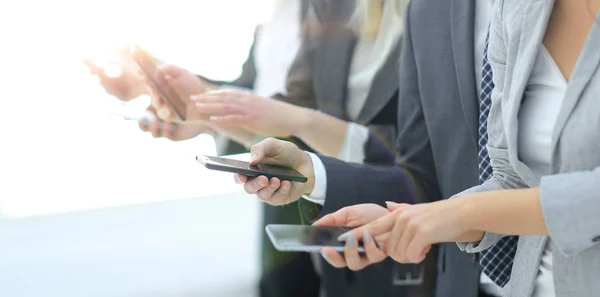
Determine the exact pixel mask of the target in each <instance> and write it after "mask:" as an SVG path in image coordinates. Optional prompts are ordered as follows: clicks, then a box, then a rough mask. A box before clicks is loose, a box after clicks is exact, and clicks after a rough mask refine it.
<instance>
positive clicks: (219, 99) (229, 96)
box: [190, 90, 248, 104]
mask: <svg viewBox="0 0 600 297" xmlns="http://www.w3.org/2000/svg"><path fill="white" fill-rule="evenodd" d="M246 96H248V93H247V92H241V91H235V90H216V91H208V92H205V93H202V94H195V95H192V96H190V100H192V101H196V102H202V103H233V104H239V103H240V102H241V99H242V98H245V97H246Z"/></svg>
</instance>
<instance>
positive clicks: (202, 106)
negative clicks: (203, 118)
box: [195, 102, 247, 115]
mask: <svg viewBox="0 0 600 297" xmlns="http://www.w3.org/2000/svg"><path fill="white" fill-rule="evenodd" d="M195 106H196V111H197V112H198V113H200V114H204V115H231V114H245V113H246V112H247V107H244V106H243V105H239V104H233V103H229V102H223V103H222V102H219V103H205V102H196V103H195Z"/></svg>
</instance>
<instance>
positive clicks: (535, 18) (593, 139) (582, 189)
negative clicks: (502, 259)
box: [461, 0, 600, 297]
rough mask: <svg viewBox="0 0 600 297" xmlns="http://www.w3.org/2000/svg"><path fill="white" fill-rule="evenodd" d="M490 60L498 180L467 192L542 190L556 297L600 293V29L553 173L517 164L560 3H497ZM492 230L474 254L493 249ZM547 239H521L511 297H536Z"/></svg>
mask: <svg viewBox="0 0 600 297" xmlns="http://www.w3.org/2000/svg"><path fill="white" fill-rule="evenodd" d="M496 5H497V7H496V10H495V15H494V18H493V21H492V26H491V34H490V49H489V58H490V63H491V65H492V69H493V73H494V81H495V83H496V89H495V90H494V92H493V94H492V102H493V103H492V109H491V111H490V119H489V122H488V133H489V145H488V149H489V154H490V158H491V162H492V166H493V167H494V174H493V177H492V178H491V179H490V180H489V181H488V182H486V183H484V184H483V185H481V186H478V187H475V188H473V189H471V190H469V191H467V192H483V191H491V190H499V189H514V188H526V187H540V193H541V194H540V200H541V205H542V211H543V215H544V220H545V221H546V225H547V227H548V230H549V233H550V238H552V245H551V249H552V251H553V256H554V261H553V265H554V268H553V269H554V283H555V289H556V295H557V296H561V297H562V296H564V297H566V296H569V297H584V296H586V297H587V296H597V295H598V294H599V292H600V282H599V280H600V215H599V214H598V211H599V210H600V197H599V196H598V192H599V191H600V184H599V181H600V102H599V101H598V96H599V94H600V71H598V67H599V66H600V50H599V49H600V24H595V25H594V27H593V28H592V32H591V33H590V35H589V37H588V40H587V43H586V45H585V46H584V48H583V51H582V52H581V54H580V56H579V60H578V62H577V64H576V66H575V69H574V71H573V74H572V76H571V79H570V81H569V86H568V88H567V91H566V94H565V98H564V103H563V106H562V109H561V111H560V114H559V117H558V120H557V123H556V127H555V129H554V134H553V142H552V144H553V148H552V149H553V151H552V161H551V169H552V175H550V176H544V177H541V176H537V175H536V174H534V173H533V171H532V170H531V169H530V168H528V167H527V165H525V164H524V163H523V162H521V161H520V160H519V156H518V149H517V148H518V146H517V132H518V119H517V117H518V114H519V108H520V106H521V101H522V98H523V95H524V91H525V87H526V85H527V81H528V78H529V77H530V75H531V72H532V69H533V66H534V63H535V61H536V57H537V54H538V52H539V50H540V48H541V46H542V40H543V37H544V34H545V32H546V26H547V23H548V19H549V17H550V15H551V13H552V9H553V6H554V0H528V1H516V0H498V1H497V2H496ZM502 236H503V235H500V234H492V233H488V234H486V235H485V237H484V239H483V240H482V242H481V243H479V245H478V246H476V245H475V243H470V244H468V245H464V244H462V245H461V247H462V248H464V249H466V250H467V251H469V252H478V251H481V250H485V249H487V248H489V247H490V246H492V245H494V244H495V243H496V242H497V241H498V240H499V239H500V238H501V237H502ZM546 242H547V237H544V236H521V237H520V239H519V245H518V249H517V255H516V257H515V262H514V266H513V270H512V271H513V274H512V277H511V280H510V282H509V284H508V287H507V290H508V294H507V296H511V297H520V296H523V297H525V296H531V294H532V291H533V289H534V282H535V279H536V276H537V274H538V270H539V263H540V259H541V256H542V253H543V250H544V247H545V245H546Z"/></svg>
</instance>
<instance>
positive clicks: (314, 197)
mask: <svg viewBox="0 0 600 297" xmlns="http://www.w3.org/2000/svg"><path fill="white" fill-rule="evenodd" d="M308 155H309V156H310V160H311V161H312V165H313V170H314V172H315V187H314V188H313V191H312V193H310V195H304V196H302V197H303V198H304V199H306V200H308V201H310V202H314V203H317V204H320V205H323V204H325V195H326V194H327V172H326V171H325V165H323V161H321V159H320V158H319V157H318V156H317V155H315V154H314V153H310V152H309V153H308Z"/></svg>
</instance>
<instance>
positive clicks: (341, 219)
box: [314, 204, 394, 271]
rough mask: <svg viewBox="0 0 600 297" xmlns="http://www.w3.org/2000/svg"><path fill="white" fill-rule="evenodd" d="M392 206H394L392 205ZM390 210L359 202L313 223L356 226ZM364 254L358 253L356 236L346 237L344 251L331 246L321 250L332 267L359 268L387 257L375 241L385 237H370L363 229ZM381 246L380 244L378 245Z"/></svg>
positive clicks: (382, 239) (381, 215) (318, 224)
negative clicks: (341, 252)
mask: <svg viewBox="0 0 600 297" xmlns="http://www.w3.org/2000/svg"><path fill="white" fill-rule="evenodd" d="M392 207H394V206H392ZM389 213H390V211H389V210H388V209H386V208H384V207H381V206H379V205H377V204H359V205H354V206H349V207H344V208H342V209H340V210H339V211H337V212H334V213H332V214H329V215H326V216H324V217H323V218H321V219H320V220H318V221H316V222H315V223H314V225H315V226H344V227H357V226H362V225H365V224H367V223H370V222H372V221H374V220H376V219H378V218H380V217H383V216H385V215H387V214H389ZM362 238H363V246H364V249H365V253H364V254H362V255H361V254H359V253H358V249H357V241H356V238H353V237H352V238H347V239H346V247H345V249H344V253H343V254H340V253H338V252H337V251H335V250H334V249H333V248H331V247H326V248H324V249H323V250H321V255H322V256H323V258H324V259H325V260H326V261H327V262H329V264H331V265H332V266H333V267H336V268H342V267H348V268H349V269H350V270H354V271H356V270H361V269H363V268H365V267H367V266H368V265H371V264H374V263H379V262H381V261H383V260H384V259H385V258H387V255H386V254H385V253H384V252H383V251H382V250H380V249H379V248H378V247H377V245H376V242H380V241H381V242H385V239H386V238H385V237H381V236H380V237H378V238H372V237H371V236H370V235H369V234H368V232H367V231H366V230H365V233H363V236H362ZM380 247H381V246H380Z"/></svg>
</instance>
